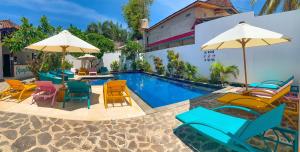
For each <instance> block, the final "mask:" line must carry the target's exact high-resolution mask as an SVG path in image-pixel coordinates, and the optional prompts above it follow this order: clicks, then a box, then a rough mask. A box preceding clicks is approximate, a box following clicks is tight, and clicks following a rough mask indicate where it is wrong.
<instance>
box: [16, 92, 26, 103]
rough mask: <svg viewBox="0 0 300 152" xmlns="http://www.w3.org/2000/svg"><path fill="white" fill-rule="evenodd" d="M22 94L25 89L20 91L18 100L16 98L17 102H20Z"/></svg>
mask: <svg viewBox="0 0 300 152" xmlns="http://www.w3.org/2000/svg"><path fill="white" fill-rule="evenodd" d="M24 92H25V89H24V90H22V91H21V93H20V95H19V98H18V101H19V102H21V97H22V95H23V93H24Z"/></svg>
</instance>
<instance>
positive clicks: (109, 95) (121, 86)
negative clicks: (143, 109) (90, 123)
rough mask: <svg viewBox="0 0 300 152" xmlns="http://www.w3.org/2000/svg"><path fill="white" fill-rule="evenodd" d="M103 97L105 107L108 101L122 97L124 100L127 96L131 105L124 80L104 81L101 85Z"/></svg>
mask: <svg viewBox="0 0 300 152" xmlns="http://www.w3.org/2000/svg"><path fill="white" fill-rule="evenodd" d="M103 98H104V106H105V108H108V103H109V102H114V101H116V100H123V99H125V100H126V98H128V103H129V104H130V106H132V102H131V98H130V92H129V89H128V87H127V85H126V80H113V81H109V82H107V83H105V84H104V86H103Z"/></svg>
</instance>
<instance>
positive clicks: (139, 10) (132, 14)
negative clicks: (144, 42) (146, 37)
mask: <svg viewBox="0 0 300 152" xmlns="http://www.w3.org/2000/svg"><path fill="white" fill-rule="evenodd" d="M152 3H153V0H129V1H128V3H127V4H126V5H124V6H123V16H124V18H125V20H126V22H127V24H128V27H129V28H130V29H131V30H132V32H133V38H135V39H139V38H141V33H140V32H139V29H140V21H141V19H144V18H147V19H149V7H150V5H151V4H152Z"/></svg>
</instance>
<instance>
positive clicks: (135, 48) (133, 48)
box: [121, 41, 143, 61]
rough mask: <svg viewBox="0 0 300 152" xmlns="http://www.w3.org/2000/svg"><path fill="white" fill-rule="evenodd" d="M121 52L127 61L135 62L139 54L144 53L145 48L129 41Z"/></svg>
mask: <svg viewBox="0 0 300 152" xmlns="http://www.w3.org/2000/svg"><path fill="white" fill-rule="evenodd" d="M121 52H122V54H124V55H125V56H126V58H127V59H129V60H133V61H135V58H136V57H137V56H138V54H140V53H142V52H143V47H142V46H141V44H140V43H138V42H136V41H128V42H127V43H126V45H125V47H124V48H123V49H122V50H121Z"/></svg>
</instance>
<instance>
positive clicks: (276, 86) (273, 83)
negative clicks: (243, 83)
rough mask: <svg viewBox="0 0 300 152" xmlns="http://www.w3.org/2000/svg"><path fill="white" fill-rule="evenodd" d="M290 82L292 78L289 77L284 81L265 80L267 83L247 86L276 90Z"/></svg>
mask: <svg viewBox="0 0 300 152" xmlns="http://www.w3.org/2000/svg"><path fill="white" fill-rule="evenodd" d="M292 80H294V76H291V77H290V78H289V79H287V80H286V81H279V80H267V81H263V82H256V83H251V84H249V87H253V88H264V89H272V90H277V89H279V88H280V87H282V86H284V85H286V84H287V83H289V82H290V81H292Z"/></svg>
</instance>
